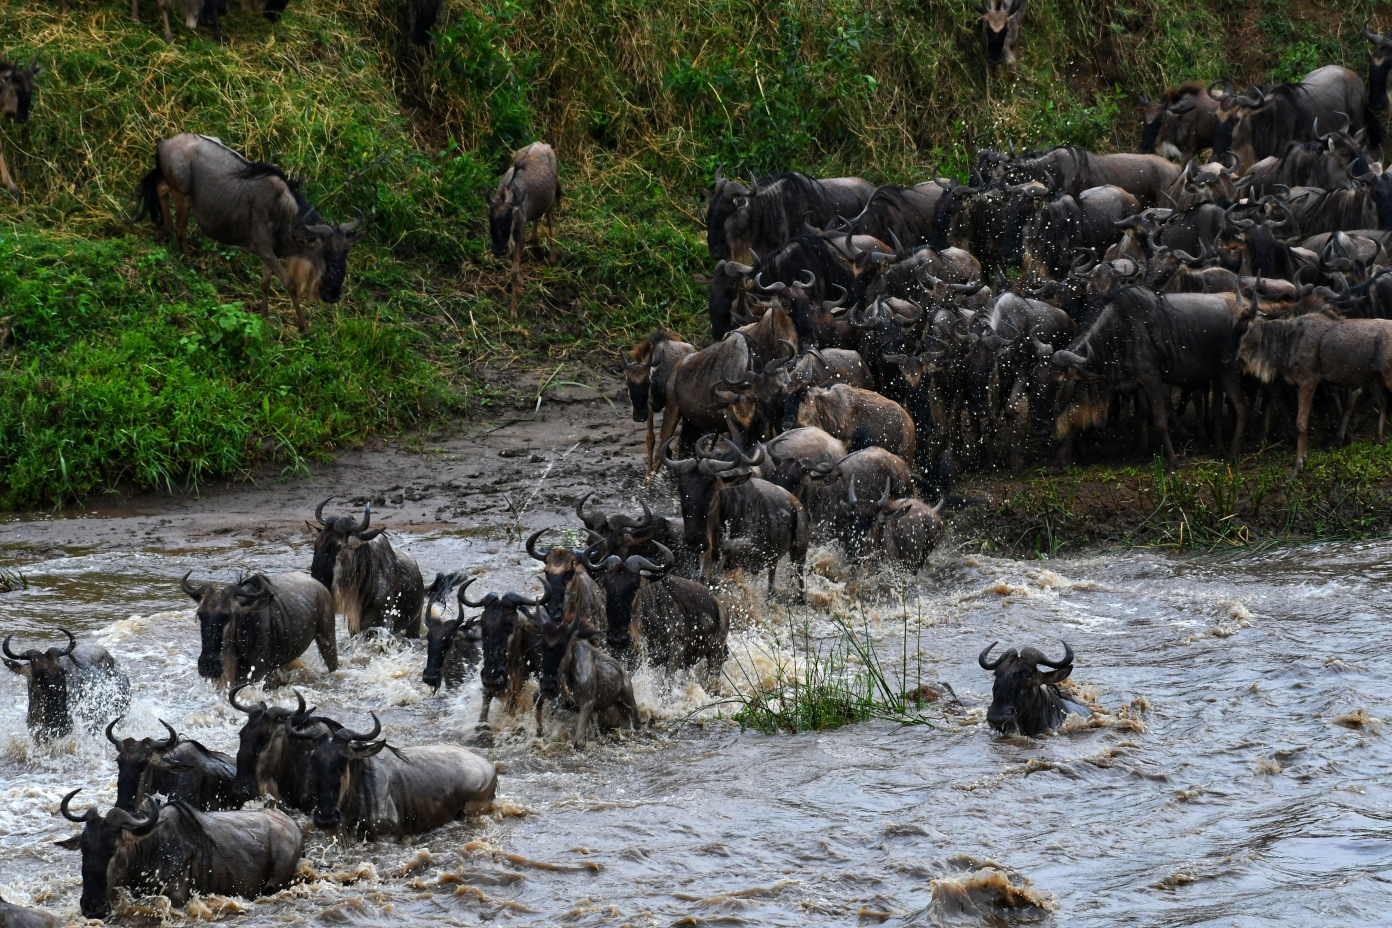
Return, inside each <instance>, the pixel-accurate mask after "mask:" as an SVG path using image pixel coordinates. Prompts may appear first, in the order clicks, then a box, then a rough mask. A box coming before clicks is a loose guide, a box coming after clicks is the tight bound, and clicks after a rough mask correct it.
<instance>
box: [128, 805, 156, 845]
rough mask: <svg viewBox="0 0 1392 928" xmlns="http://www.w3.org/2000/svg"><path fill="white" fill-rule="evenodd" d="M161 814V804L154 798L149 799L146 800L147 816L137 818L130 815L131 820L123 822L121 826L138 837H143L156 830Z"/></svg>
mask: <svg viewBox="0 0 1392 928" xmlns="http://www.w3.org/2000/svg"><path fill="white" fill-rule="evenodd" d="M159 814H160V804H159V803H158V802H156V801H155V800H154V799H147V800H145V817H144V818H136V817H135V816H133V815H132V816H131V817H130V819H131V820H130V821H128V822H125V823H123V824H122V825H121V828H122V829H123V830H125V831H128V832H130V833H131V834H133V835H135V836H136V837H141V838H143V837H144V836H145V835H148V834H149V833H150V832H152V831H154V830H155V828H156V827H157V826H158V825H159Z"/></svg>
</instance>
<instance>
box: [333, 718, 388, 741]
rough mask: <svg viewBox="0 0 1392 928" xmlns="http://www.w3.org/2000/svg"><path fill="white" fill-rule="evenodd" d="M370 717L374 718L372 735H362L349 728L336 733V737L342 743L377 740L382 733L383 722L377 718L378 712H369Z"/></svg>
mask: <svg viewBox="0 0 1392 928" xmlns="http://www.w3.org/2000/svg"><path fill="white" fill-rule="evenodd" d="M368 715H370V716H372V731H371V732H370V733H368V734H360V733H359V732H356V731H350V730H348V729H347V728H340V729H339V730H338V731H336V732H334V737H335V738H337V739H338V740H340V741H349V742H352V741H374V740H376V738H377V736H378V735H380V734H381V733H382V720H381V719H379V718H377V713H376V712H369V713H368Z"/></svg>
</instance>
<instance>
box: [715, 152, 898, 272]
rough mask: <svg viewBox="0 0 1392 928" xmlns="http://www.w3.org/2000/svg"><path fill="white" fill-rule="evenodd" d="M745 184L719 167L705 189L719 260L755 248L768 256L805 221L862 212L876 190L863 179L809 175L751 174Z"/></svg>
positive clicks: (817, 222) (743, 257)
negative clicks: (761, 176) (711, 186)
mask: <svg viewBox="0 0 1392 928" xmlns="http://www.w3.org/2000/svg"><path fill="white" fill-rule="evenodd" d="M750 184H751V186H749V187H745V186H744V185H743V184H740V183H739V182H738V181H735V180H731V179H729V178H727V177H725V175H724V174H723V173H722V172H721V170H720V169H719V168H717V169H716V172H715V187H714V188H712V189H711V190H707V191H705V193H706V196H707V198H708V199H709V200H710V206H709V208H708V209H707V210H706V248H707V250H708V251H709V252H710V256H711V258H712V259H713V260H716V261H728V260H730V259H735V260H738V261H747V260H748V259H749V254H750V252H751V251H754V252H757V253H758V254H767V253H768V252H770V251H773V250H774V249H775V248H778V247H779V246H780V245H782V244H783V243H785V242H787V241H788V240H789V239H791V238H792V237H793V236H794V235H797V234H798V233H799V232H801V231H802V230H803V227H804V223H809V222H810V223H811V224H812V225H814V226H816V227H818V228H826V227H827V226H830V225H832V224H833V223H835V222H837V221H838V220H839V219H840V218H842V217H847V218H849V217H851V216H856V215H859V213H860V211H861V210H863V209H864V208H865V204H866V203H868V202H869V201H870V195H871V194H872V193H874V192H875V186H874V184H871V183H870V182H869V181H867V180H862V179H861V178H859V177H831V178H827V179H826V180H815V179H813V178H811V177H808V176H807V175H806V174H799V173H797V172H790V173H787V174H774V175H772V176H769V177H765V178H764V179H763V180H759V179H758V178H757V177H752V178H750Z"/></svg>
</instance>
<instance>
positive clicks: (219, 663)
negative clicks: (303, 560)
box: [179, 571, 338, 684]
mask: <svg viewBox="0 0 1392 928" xmlns="http://www.w3.org/2000/svg"><path fill="white" fill-rule="evenodd" d="M188 578H189V575H188V574H184V578H183V579H182V580H181V581H179V585H180V587H181V588H182V589H183V591H184V592H185V593H187V594H188V595H189V598H191V599H192V600H193V601H194V602H196V603H198V630H199V634H200V635H201V636H202V639H203V648H202V651H201V652H200V653H199V655H198V675H199V676H201V677H206V678H209V679H216V680H219V681H220V682H221V683H223V684H229V683H236V682H238V681H241V680H260V679H262V678H263V677H265V676H266V675H267V674H269V673H271V672H273V671H275V670H279V669H280V668H281V667H284V666H285V665H286V664H288V663H290V662H291V661H293V660H294V659H295V658H297V657H299V656H300V655H301V654H303V653H304V652H305V651H306V650H308V649H309V645H310V643H311V642H313V643H314V644H316V645H318V647H319V654H320V656H321V657H323V658H324V665H325V666H326V667H328V669H329V671H330V672H332V671H335V670H337V669H338V642H337V641H336V640H335V639H334V611H333V598H332V597H331V596H329V591H328V590H326V589H324V587H323V585H322V584H320V583H319V581H318V580H315V579H314V578H313V577H311V576H310V575H309V574H307V573H303V572H302V571H292V572H290V573H284V574H278V575H277V576H274V577H267V576H265V575H264V574H252V575H251V576H250V577H247V578H246V579H245V580H241V581H239V582H237V583H229V584H225V585H222V586H219V585H218V584H214V583H205V584H203V585H201V586H194V585H193V584H191V583H189V579H188Z"/></svg>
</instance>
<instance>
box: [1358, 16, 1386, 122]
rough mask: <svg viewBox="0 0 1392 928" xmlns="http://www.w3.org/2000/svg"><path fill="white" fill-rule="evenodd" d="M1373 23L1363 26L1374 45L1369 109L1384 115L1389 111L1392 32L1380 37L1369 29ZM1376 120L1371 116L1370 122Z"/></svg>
mask: <svg viewBox="0 0 1392 928" xmlns="http://www.w3.org/2000/svg"><path fill="white" fill-rule="evenodd" d="M1371 22H1372V20H1369V21H1368V22H1367V23H1364V24H1363V36H1364V37H1365V38H1366V39H1367V40H1368V41H1369V42H1372V43H1373V50H1372V52H1371V54H1370V57H1369V59H1368V109H1369V110H1370V111H1371V112H1373V113H1382V112H1386V110H1387V75H1388V74H1389V73H1392V32H1389V33H1388V34H1387V35H1385V36H1383V35H1378V34H1377V33H1376V32H1374V31H1373V30H1372V29H1369V28H1368V26H1369V24H1370V23H1371ZM1375 118H1376V117H1374V116H1371V115H1370V116H1369V122H1371V121H1372V120H1373V119H1375Z"/></svg>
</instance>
